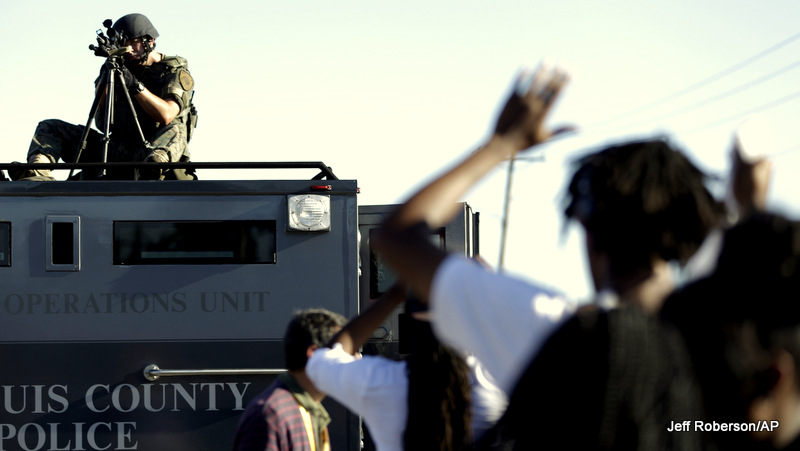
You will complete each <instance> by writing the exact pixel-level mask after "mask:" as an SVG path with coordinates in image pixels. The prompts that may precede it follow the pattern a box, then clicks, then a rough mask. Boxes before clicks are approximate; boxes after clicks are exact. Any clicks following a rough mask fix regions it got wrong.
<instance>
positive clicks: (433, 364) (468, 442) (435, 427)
mask: <svg viewBox="0 0 800 451" xmlns="http://www.w3.org/2000/svg"><path fill="white" fill-rule="evenodd" d="M415 341H416V342H417V345H416V346H415V349H414V350H413V351H412V352H411V353H410V354H409V356H408V357H407V359H406V361H407V367H408V419H407V421H406V429H405V432H404V433H403V445H404V449H406V450H408V451H420V450H441V451H457V450H467V449H472V445H473V443H472V438H473V435H472V426H471V424H472V423H471V421H472V409H471V408H470V405H471V404H470V403H471V400H470V381H469V369H468V366H467V362H466V361H465V360H464V357H462V356H461V355H460V354H459V353H458V352H456V351H455V350H453V349H452V348H449V347H448V346H445V345H443V344H442V343H440V342H439V341H438V340H437V339H436V337H435V336H434V335H433V332H432V331H431V329H430V325H429V324H425V325H423V326H422V327H419V331H417V332H415Z"/></svg>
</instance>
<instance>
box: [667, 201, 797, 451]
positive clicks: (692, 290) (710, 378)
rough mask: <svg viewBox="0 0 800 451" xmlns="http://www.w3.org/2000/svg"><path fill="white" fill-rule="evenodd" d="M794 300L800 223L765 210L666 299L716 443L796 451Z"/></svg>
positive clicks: (736, 229)
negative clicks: (705, 270) (705, 271)
mask: <svg viewBox="0 0 800 451" xmlns="http://www.w3.org/2000/svg"><path fill="white" fill-rule="evenodd" d="M799 300H800V222H798V221H797V220H792V219H789V218H788V217H787V216H785V215H782V214H778V213H770V212H763V211H762V212H753V213H751V214H750V215H748V216H747V217H746V218H744V219H742V220H741V221H740V222H739V223H737V224H735V225H734V226H732V227H731V228H730V229H729V230H727V231H726V232H725V235H724V237H723V241H722V248H721V251H720V253H719V257H718V260H717V262H716V265H715V269H714V270H713V271H712V272H711V273H710V274H709V275H708V276H707V277H704V278H701V279H699V280H697V281H695V282H693V283H691V284H688V285H687V286H685V287H683V288H681V289H680V290H678V291H676V292H675V293H673V295H672V296H670V298H669V299H668V300H667V302H666V303H665V305H664V308H663V310H662V312H661V316H662V317H663V318H664V320H665V321H666V322H667V323H669V324H672V325H674V326H676V327H677V328H678V329H679V330H680V331H681V332H682V334H683V336H684V337H685V340H686V344H687V348H688V349H689V350H690V354H691V357H692V360H693V363H694V366H695V368H696V372H697V375H698V379H699V381H700V384H701V388H702V393H703V399H704V401H705V410H706V411H707V415H708V422H707V425H708V426H707V427H709V428H710V431H711V433H712V435H713V438H714V441H715V442H716V443H717V445H718V447H719V448H720V449H721V450H728V449H737V450H738V449H755V450H761V449H763V450H778V449H781V450H794V449H800V303H798V301H799ZM686 419H687V420H688V419H689V418H686ZM715 425H716V429H715V428H714V426H715ZM692 426H693V427H694V423H692Z"/></svg>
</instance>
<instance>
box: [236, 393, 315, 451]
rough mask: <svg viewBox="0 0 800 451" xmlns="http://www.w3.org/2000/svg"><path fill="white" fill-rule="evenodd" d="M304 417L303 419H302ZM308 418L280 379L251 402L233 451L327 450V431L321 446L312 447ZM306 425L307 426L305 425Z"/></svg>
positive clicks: (244, 415)
mask: <svg viewBox="0 0 800 451" xmlns="http://www.w3.org/2000/svg"><path fill="white" fill-rule="evenodd" d="M304 417H305V418H304ZM310 419H311V418H310V415H309V413H308V411H307V410H305V409H303V408H302V407H301V406H300V405H299V404H298V403H297V400H296V399H295V397H294V395H293V394H292V392H291V390H290V389H289V387H287V385H286V383H284V381H283V380H282V379H281V378H278V379H277V380H275V382H273V383H272V385H270V386H269V388H267V389H266V390H265V391H264V392H262V393H261V394H260V395H259V396H258V397H257V398H255V399H254V400H252V401H251V402H250V403H249V404H248V405H247V409H245V412H244V414H242V418H241V420H240V421H239V427H238V428H237V431H236V439H235V441H234V445H233V449H234V451H289V450H292V451H325V450H329V449H330V444H329V443H328V441H327V438H328V433H327V429H324V430H323V431H322V436H323V438H324V440H323V443H322V446H319V447H317V446H314V445H315V443H314V442H315V440H314V437H313V432H312V431H313V428H312V427H311V424H310ZM307 422H308V423H307Z"/></svg>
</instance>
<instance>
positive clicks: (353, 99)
mask: <svg viewBox="0 0 800 451" xmlns="http://www.w3.org/2000/svg"><path fill="white" fill-rule="evenodd" d="M0 2H2V15H0V38H2V42H3V46H2V49H0V56H2V61H3V64H4V70H3V71H0V86H2V87H3V96H2V106H3V108H0V136H2V137H3V145H2V147H0V160H2V161H4V162H10V161H15V160H17V161H22V160H24V158H25V155H26V153H27V149H28V145H29V142H30V138H31V135H32V133H33V131H34V129H35V127H36V124H37V122H38V121H39V120H42V119H48V118H59V119H63V120H66V121H68V122H73V123H76V124H84V123H86V121H87V119H88V114H89V109H90V106H91V102H92V96H93V84H92V83H93V81H94V78H95V77H96V75H97V73H98V71H99V68H100V65H101V64H102V62H103V60H102V59H101V58H98V57H96V56H94V54H93V53H92V52H91V51H90V50H89V49H88V46H89V44H94V43H95V31H96V30H98V29H100V28H102V22H103V20H104V19H107V18H109V19H112V20H116V19H117V18H119V17H120V16H122V15H124V14H127V13H131V12H139V13H143V14H145V15H147V16H148V17H149V18H150V19H151V21H152V22H153V24H154V25H155V27H156V28H157V29H158V31H159V33H160V35H161V36H160V37H159V38H158V39H157V41H156V42H157V49H156V50H157V51H160V52H163V53H165V54H169V55H173V54H177V55H180V56H183V57H185V58H187V59H188V61H189V68H190V70H191V72H192V75H193V76H194V78H195V82H196V94H195V98H194V101H195V104H196V105H197V108H198V110H199V114H200V117H199V123H198V128H197V130H196V135H195V138H194V139H193V141H192V143H191V144H190V148H191V152H192V157H193V160H195V161H323V162H325V163H326V164H328V165H329V166H331V167H332V168H333V170H334V172H335V173H336V174H337V176H338V177H339V178H341V179H356V180H358V181H359V186H360V187H361V194H360V197H359V203H360V204H362V205H372V204H387V203H398V202H401V201H402V200H404V199H405V198H406V197H407V196H408V195H410V194H411V193H413V190H414V189H416V188H418V187H419V185H420V184H421V183H424V182H426V181H428V180H430V179H431V177H433V176H435V175H436V174H438V173H439V172H440V171H442V170H443V169H444V168H445V167H447V166H449V165H450V164H452V163H454V162H455V161H457V160H458V159H459V158H460V157H462V156H463V155H464V154H466V153H467V152H469V151H470V150H471V149H472V148H473V147H474V146H476V145H477V144H478V143H480V142H481V140H482V139H484V138H485V137H486V135H487V133H488V131H489V130H490V127H491V123H492V121H493V119H494V116H495V114H496V113H497V109H498V107H499V106H500V105H501V104H502V102H503V100H504V97H505V95H506V93H507V91H508V89H509V87H510V83H511V81H512V79H513V77H514V75H515V74H516V72H517V70H518V69H519V68H520V67H521V66H522V65H524V64H536V63H537V62H539V61H540V60H542V59H543V58H552V59H554V60H556V61H562V62H564V63H566V64H567V65H568V66H569V67H571V68H572V69H573V70H574V72H575V74H576V75H575V78H574V80H573V82H572V83H571V84H570V86H569V87H568V88H567V89H566V91H565V93H564V95H563V97H562V99H561V100H560V102H559V104H558V105H557V106H556V109H555V111H554V114H553V117H552V123H553V124H561V123H572V124H575V125H577V126H578V127H580V128H581V129H582V131H581V132H580V133H579V134H577V135H576V136H574V137H572V138H568V139H563V140H561V141H559V142H557V143H553V144H550V145H548V146H547V147H544V148H543V149H541V150H540V151H539V152H538V153H536V154H534V155H541V156H543V157H544V159H543V160H541V161H523V162H519V163H517V165H516V171H515V172H514V178H513V190H512V199H513V201H512V204H511V214H510V222H511V227H510V230H509V234H508V245H507V249H506V262H505V268H506V270H508V271H510V272H515V273H519V274H520V275H522V276H524V277H528V278H531V279H534V280H536V281H539V282H542V283H545V284H548V285H552V286H554V287H555V288H559V289H561V290H563V291H565V292H567V294H569V295H570V296H572V297H574V298H577V299H585V298H586V297H588V296H589V293H590V292H591V290H590V288H589V286H588V283H587V278H586V275H585V274H586V270H585V263H584V261H583V257H582V254H581V248H580V246H581V234H580V232H579V230H577V228H576V227H572V228H571V229H570V232H569V233H568V234H567V235H566V237H563V238H562V235H561V230H562V226H563V221H562V219H561V216H560V205H559V200H560V195H561V192H562V189H563V187H564V182H565V177H566V176H567V172H566V171H567V169H568V163H569V162H570V161H571V160H572V159H573V158H575V157H576V156H578V155H581V154H583V153H585V152H587V151H588V150H591V149H594V148H597V147H598V146H600V145H602V144H603V143H608V142H612V141H619V140H622V139H625V138H629V137H632V136H636V137H643V136H652V135H654V134H666V135H668V136H670V137H672V139H673V140H674V141H675V142H676V143H678V144H679V145H681V146H683V147H684V148H685V149H686V150H687V151H688V153H689V155H690V157H691V158H692V159H693V160H694V161H695V163H697V164H698V165H699V166H700V167H701V168H703V169H704V170H707V171H709V172H711V173H714V174H716V175H718V176H720V177H722V178H723V180H724V179H725V178H726V177H727V171H728V169H729V167H728V163H727V154H728V151H729V146H730V142H731V139H732V138H731V137H732V133H733V131H734V129H735V128H736V126H737V125H738V124H740V123H741V122H742V121H743V120H745V119H746V118H747V117H748V116H750V115H751V114H753V113H755V112H758V113H760V114H761V115H762V116H763V117H764V118H765V119H767V121H768V122H769V123H770V124H771V127H772V129H773V132H774V138H775V147H776V149H777V150H778V154H777V155H776V156H775V157H774V162H775V171H776V172H775V177H774V180H773V186H772V191H771V193H770V199H769V202H770V205H771V206H772V207H773V208H776V209H779V210H780V211H783V212H786V213H788V214H790V215H792V216H797V215H798V214H800V198H798V196H797V194H796V193H798V192H800V189H798V188H800V136H798V127H797V126H796V125H795V124H796V121H797V119H798V118H800V83H798V81H800V67H795V65H796V66H800V63H799V62H798V61H800V35H798V33H800V29H798V27H797V26H796V21H797V17H800V4H798V3H797V2H796V1H795V0H760V1H742V0H725V1H723V0H703V1H696V0H655V1H650V0H638V1H637V0H605V1H597V0H584V1H578V0H561V1H557V2H556V1H552V2H542V1H531V0H519V1H494V2H489V1H469V0H461V1H455V0H443V1H431V0H427V1H419V0H404V1H402V2H401V1H393V2H392V1H375V0H369V1H368V0H355V1H339V2H332V1H321V0H310V1H296V2H286V1H269V0H267V1H264V0H261V1H240V0H230V1H226V2H194V3H187V2H162V3H160V4H154V3H151V5H158V7H157V8H156V7H152V8H147V7H146V6H148V4H146V3H142V2H126V1H117V2H108V1H102V2H100V1H82V2H64V1H54V0H50V1H45V0H29V1H25V2H20V1H11V0H0ZM757 56H758V58H756V57H757ZM734 69H735V70H734ZM710 77H714V78H710ZM57 174H58V173H57ZM64 175H65V174H64ZM313 175H314V174H307V173H301V174H298V175H297V176H298V177H303V178H306V177H308V178H310V177H311V176H313ZM57 176H58V175H57ZM505 176H506V168H505V167H499V168H498V169H497V170H496V171H495V172H494V173H493V174H492V175H491V176H490V177H489V178H487V180H486V181H485V182H483V183H481V184H480V185H478V186H477V187H476V188H475V189H474V190H473V191H472V192H470V193H469V195H468V196H466V197H465V199H464V200H465V201H467V202H469V203H470V204H471V205H472V206H473V208H474V209H475V210H476V211H479V212H480V213H481V232H482V233H481V250H482V253H483V255H484V257H485V258H486V259H487V260H488V261H489V262H490V263H496V261H497V256H498V254H499V238H500V219H501V217H502V206H503V198H504V189H505ZM200 177H201V178H204V179H210V178H229V177H237V178H273V177H277V175H275V174H271V173H264V172H261V173H256V174H246V175H238V176H237V175H233V174H229V173H222V172H221V171H213V172H205V173H204V172H201V173H200ZM723 183H724V182H723ZM716 189H718V190H719V191H720V193H722V192H723V191H724V184H721V185H720V186H717V187H716Z"/></svg>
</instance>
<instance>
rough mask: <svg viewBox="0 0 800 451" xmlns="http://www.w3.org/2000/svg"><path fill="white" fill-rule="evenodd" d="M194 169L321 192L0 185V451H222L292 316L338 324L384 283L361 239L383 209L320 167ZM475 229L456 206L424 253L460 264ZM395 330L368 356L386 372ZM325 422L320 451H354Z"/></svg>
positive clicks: (341, 425) (253, 186) (164, 184)
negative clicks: (263, 175) (447, 254)
mask: <svg viewBox="0 0 800 451" xmlns="http://www.w3.org/2000/svg"><path fill="white" fill-rule="evenodd" d="M75 165H78V164H77V163H76V164H63V165H61V166H59V167H63V168H66V169H74V168H73V166H75ZM192 165H193V167H194V168H195V169H197V170H204V169H203V168H204V167H208V168H210V169H215V168H229V169H230V168H238V167H243V168H251V169H252V168H255V169H262V168H263V169H272V168H295V169H296V168H301V169H305V170H309V171H311V173H310V174H309V176H311V175H314V174H316V172H317V171H319V174H316V175H315V176H313V177H308V178H302V179H298V178H296V177H295V178H292V179H277V178H275V179H270V180H205V179H203V178H202V177H201V179H200V180H195V181H169V180H164V181H113V180H100V181H14V182H12V181H8V179H6V178H5V176H4V175H2V176H0V178H1V179H2V180H0V205H2V207H0V451H3V450H24V451H42V450H65V451H66V450H81V451H84V450H86V451H94V450H147V451H159V450H164V451H166V450H176V449H180V450H190V449H191V450H214V451H218V450H226V449H230V448H231V445H232V443H233V437H234V433H235V429H236V424H237V422H238V419H239V417H240V415H241V413H242V412H243V410H244V408H245V406H246V405H247V403H248V402H249V401H250V400H251V399H252V398H253V397H255V396H256V395H258V394H259V393H260V392H261V391H262V390H263V389H264V388H266V387H267V386H268V385H269V384H270V383H271V382H272V381H273V380H274V378H275V377H276V375H277V374H279V373H280V372H282V371H283V369H282V366H283V348H282V336H283V333H284V330H285V327H286V324H287V322H288V320H289V318H290V316H291V315H292V313H293V312H294V311H296V310H299V309H303V308H310V307H323V308H327V309H329V310H333V311H336V312H339V313H341V314H343V315H345V316H346V317H348V318H349V317H353V316H354V315H356V314H357V313H358V311H359V309H360V307H361V306H362V305H366V302H368V298H369V297H376V296H378V295H379V294H380V292H381V291H382V290H384V289H385V288H386V286H388V285H389V284H390V283H391V279H392V276H391V273H390V271H387V270H386V269H385V268H384V267H383V266H382V264H381V263H380V261H379V259H378V258H377V257H376V256H375V254H374V253H373V252H371V250H370V248H369V235H370V230H371V229H372V228H374V227H375V226H377V225H378V224H379V223H380V221H381V220H382V218H383V217H384V215H385V214H386V213H387V212H388V211H389V210H390V209H391V208H392V207H391V206H371V207H367V206H359V205H358V202H357V193H358V187H357V184H356V181H355V180H339V179H338V178H337V177H336V176H335V175H334V174H333V173H332V172H331V171H330V169H329V168H328V167H327V166H326V165H325V164H323V163H319V162H316V163H313V162H312V163H263V164H262V163H259V164H247V163H243V164H238V165H237V164H225V163H221V164H218V165H215V164H214V163H205V164H203V163H192ZM11 166H13V165H0V169H3V170H6V171H8V170H9V169H11ZM23 166H24V165H23ZM17 167H18V166H17ZM476 227H477V214H475V213H473V212H472V211H471V210H470V208H469V206H468V205H466V204H465V205H463V208H462V214H461V215H460V216H459V218H457V220H456V221H454V222H453V225H451V226H448V227H446V228H444V229H442V230H441V231H437V232H436V233H435V236H434V237H432V239H435V240H437V242H438V243H440V245H442V246H443V247H448V248H450V249H454V250H459V251H463V252H465V253H466V254H472V253H473V252H475V251H476V250H477V249H476V246H477V241H476V237H477V230H476ZM398 317H399V315H397V314H396V315H394V316H393V317H392V318H391V319H390V320H389V321H387V323H386V324H385V325H384V327H382V328H380V329H379V330H378V331H376V333H375V336H374V340H373V341H372V343H371V346H372V347H373V348H374V349H376V352H381V353H384V354H385V355H387V356H390V357H399V356H401V352H400V351H401V349H400V347H401V346H400V343H401V336H402V331H401V330H400V326H399V324H398V323H399V320H398ZM324 404H325V406H326V408H327V409H328V410H329V412H330V413H331V416H332V423H331V424H330V426H329V429H330V432H331V439H332V446H333V447H334V449H337V450H358V449H361V448H362V447H365V446H366V447H369V442H370V441H369V439H368V435H367V436H366V437H365V432H364V430H362V428H361V422H360V419H359V418H358V417H357V416H356V415H354V414H352V413H351V412H349V411H347V410H346V409H344V408H343V407H341V406H340V405H338V404H336V403H335V402H334V401H332V400H330V399H326V400H325V401H324ZM387 408H391V407H390V406H387Z"/></svg>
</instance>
